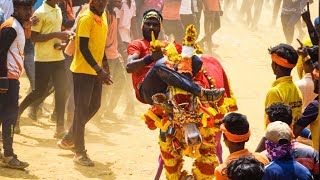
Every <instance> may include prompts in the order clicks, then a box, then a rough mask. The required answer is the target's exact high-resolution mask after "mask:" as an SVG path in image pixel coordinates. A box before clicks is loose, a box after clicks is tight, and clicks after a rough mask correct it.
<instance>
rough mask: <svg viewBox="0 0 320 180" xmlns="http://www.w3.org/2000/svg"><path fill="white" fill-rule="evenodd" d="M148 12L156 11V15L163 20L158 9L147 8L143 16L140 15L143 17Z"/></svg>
mask: <svg viewBox="0 0 320 180" xmlns="http://www.w3.org/2000/svg"><path fill="white" fill-rule="evenodd" d="M149 12H156V13H157V14H158V16H159V17H160V20H161V22H162V21H163V17H162V15H161V13H160V12H159V11H158V10H156V9H148V10H146V11H145V12H144V13H143V16H142V17H145V16H146V15H147V14H148V13H149Z"/></svg>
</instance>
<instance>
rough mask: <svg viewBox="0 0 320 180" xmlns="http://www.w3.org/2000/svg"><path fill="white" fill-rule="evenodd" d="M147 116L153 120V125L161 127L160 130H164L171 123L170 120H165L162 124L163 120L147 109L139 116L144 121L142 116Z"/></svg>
mask: <svg viewBox="0 0 320 180" xmlns="http://www.w3.org/2000/svg"><path fill="white" fill-rule="evenodd" d="M145 115H146V116H149V118H151V119H152V120H153V121H154V125H155V126H156V127H157V128H159V129H161V130H162V131H164V132H166V131H167V129H168V127H169V126H170V125H171V122H170V121H167V122H166V123H165V124H163V122H162V121H163V120H162V119H160V118H159V117H158V116H157V115H155V114H154V113H153V112H152V111H150V110H148V111H147V112H146V113H145V114H142V115H141V116H140V118H141V119H142V120H144V121H146V118H145V117H144V116H145Z"/></svg>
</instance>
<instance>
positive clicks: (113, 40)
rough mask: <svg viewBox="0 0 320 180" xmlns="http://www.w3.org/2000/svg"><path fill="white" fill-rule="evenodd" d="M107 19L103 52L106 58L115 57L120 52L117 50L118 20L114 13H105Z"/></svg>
mask: <svg viewBox="0 0 320 180" xmlns="http://www.w3.org/2000/svg"><path fill="white" fill-rule="evenodd" d="M106 16H107V20H108V28H109V29H108V35H107V40H106V48H105V53H106V56H107V58H108V59H109V60H110V59H117V58H118V57H119V56H120V54H119V52H118V29H117V26H118V22H117V18H116V15H115V14H110V13H109V12H108V13H106Z"/></svg>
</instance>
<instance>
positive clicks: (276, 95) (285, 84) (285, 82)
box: [264, 76, 302, 125]
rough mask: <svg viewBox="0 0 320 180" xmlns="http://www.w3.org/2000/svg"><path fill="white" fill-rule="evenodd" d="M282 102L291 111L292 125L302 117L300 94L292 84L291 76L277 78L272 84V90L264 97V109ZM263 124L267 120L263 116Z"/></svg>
mask: <svg viewBox="0 0 320 180" xmlns="http://www.w3.org/2000/svg"><path fill="white" fill-rule="evenodd" d="M277 102H282V103H285V104H287V105H289V106H290V107H291V109H292V123H293V124H294V123H295V122H296V121H297V120H298V119H299V118H300V117H301V115H302V94H301V92H300V90H299V89H298V88H297V87H296V85H295V84H294V83H293V82H292V76H284V77H281V78H278V79H277V80H276V81H274V82H273V83H272V88H271V89H270V90H269V92H268V93H267V96H266V100H265V103H264V105H265V106H264V107H265V108H267V107H269V106H270V105H271V104H273V103H277ZM265 124H266V125H267V119H266V114H265Z"/></svg>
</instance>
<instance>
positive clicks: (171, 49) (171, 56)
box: [165, 43, 181, 64]
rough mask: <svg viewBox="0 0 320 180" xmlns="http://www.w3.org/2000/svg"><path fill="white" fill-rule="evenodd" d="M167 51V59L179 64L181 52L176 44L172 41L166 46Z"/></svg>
mask: <svg viewBox="0 0 320 180" xmlns="http://www.w3.org/2000/svg"><path fill="white" fill-rule="evenodd" d="M165 52H166V55H167V59H168V60H169V61H172V62H173V63H174V64H179V63H180V61H181V54H179V53H178V51H177V49H176V47H175V45H174V44H173V43H170V44H169V45H168V46H167V47H166V48H165Z"/></svg>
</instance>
